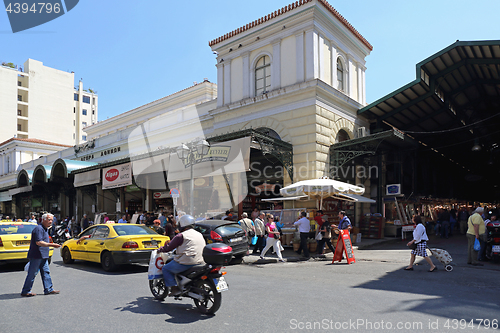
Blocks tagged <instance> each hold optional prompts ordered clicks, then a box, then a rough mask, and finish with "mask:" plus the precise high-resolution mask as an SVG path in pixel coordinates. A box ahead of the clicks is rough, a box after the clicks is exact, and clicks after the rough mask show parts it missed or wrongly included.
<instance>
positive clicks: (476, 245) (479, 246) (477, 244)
mask: <svg viewBox="0 0 500 333" xmlns="http://www.w3.org/2000/svg"><path fill="white" fill-rule="evenodd" d="M479 250H481V243H479V239H477V238H476V240H475V241H474V251H479Z"/></svg>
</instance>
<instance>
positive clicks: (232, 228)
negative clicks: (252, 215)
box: [215, 224, 243, 236]
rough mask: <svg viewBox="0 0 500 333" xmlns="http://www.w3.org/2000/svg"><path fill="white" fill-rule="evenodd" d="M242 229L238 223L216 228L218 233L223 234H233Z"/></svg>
mask: <svg viewBox="0 0 500 333" xmlns="http://www.w3.org/2000/svg"><path fill="white" fill-rule="evenodd" d="M242 230H243V229H241V227H240V226H239V225H238V224H228V225H223V226H220V227H218V228H217V229H215V231H217V233H218V234H219V235H221V236H231V235H234V234H236V233H237V232H238V231H242Z"/></svg>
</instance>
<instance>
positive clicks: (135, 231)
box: [113, 224, 158, 236]
mask: <svg viewBox="0 0 500 333" xmlns="http://www.w3.org/2000/svg"><path fill="white" fill-rule="evenodd" d="M113 228H115V231H116V233H117V234H118V236H126V235H127V236H128V235H148V234H152V235H156V236H158V233H157V232H155V231H153V230H152V229H150V228H148V227H146V226H143V225H137V224H125V225H115V226H113Z"/></svg>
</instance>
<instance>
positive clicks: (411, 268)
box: [405, 267, 413, 271]
mask: <svg viewBox="0 0 500 333" xmlns="http://www.w3.org/2000/svg"><path fill="white" fill-rule="evenodd" d="M412 270H413V267H406V268H405V271H412Z"/></svg>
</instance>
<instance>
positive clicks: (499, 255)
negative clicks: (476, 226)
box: [485, 220, 500, 262]
mask: <svg viewBox="0 0 500 333" xmlns="http://www.w3.org/2000/svg"><path fill="white" fill-rule="evenodd" d="M486 229H487V232H488V239H487V241H486V248H485V255H486V258H488V259H490V260H493V261H495V262H498V261H500V221H496V220H495V221H490V222H488V224H487V225H486Z"/></svg>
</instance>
